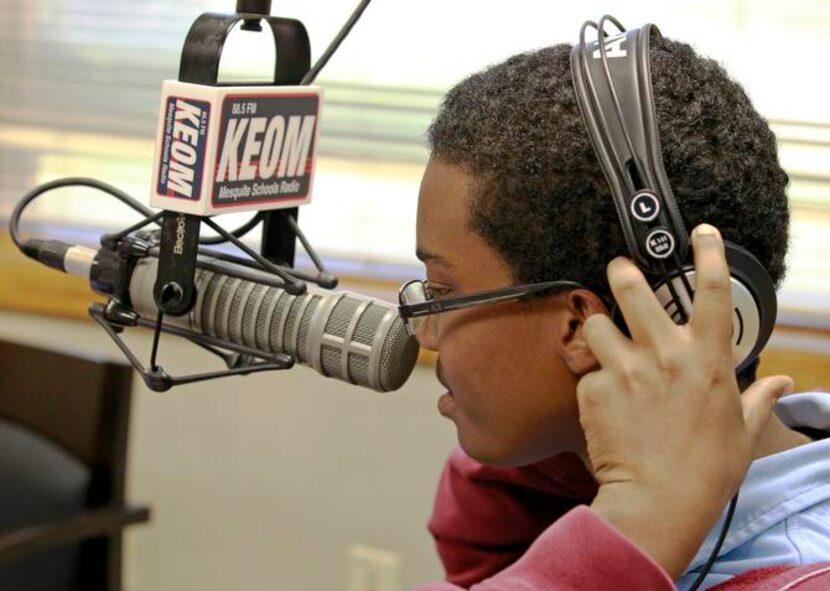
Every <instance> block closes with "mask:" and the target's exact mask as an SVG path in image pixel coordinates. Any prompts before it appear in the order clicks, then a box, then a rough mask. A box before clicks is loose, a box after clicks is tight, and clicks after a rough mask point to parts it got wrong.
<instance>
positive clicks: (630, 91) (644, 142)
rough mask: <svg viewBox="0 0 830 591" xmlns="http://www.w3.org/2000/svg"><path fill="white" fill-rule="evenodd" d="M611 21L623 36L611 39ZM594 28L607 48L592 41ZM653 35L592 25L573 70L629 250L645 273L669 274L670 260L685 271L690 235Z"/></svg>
mask: <svg viewBox="0 0 830 591" xmlns="http://www.w3.org/2000/svg"><path fill="white" fill-rule="evenodd" d="M609 21H610V22H612V23H613V24H614V25H615V26H616V28H617V30H618V34H616V35H613V36H607V33H606V32H605V24H606V22H609ZM589 27H593V28H595V29H597V31H598V37H602V39H603V43H599V39H597V40H596V41H591V42H587V41H586V39H585V33H586V30H587V28H589ZM652 35H655V36H659V35H660V31H659V30H658V29H657V27H656V26H654V25H651V24H646V25H644V26H643V27H641V28H639V29H632V30H630V31H626V30H625V29H624V28H623V26H622V25H621V24H620V23H619V22H618V21H617V20H616V19H614V18H613V17H610V16H604V17H602V19H600V21H599V25H596V24H595V23H593V22H588V23H585V24H584V25H583V26H582V30H581V31H580V41H579V43H578V44H576V45H574V47H573V50H572V51H571V70H572V72H573V80H574V87H575V90H576V96H577V100H578V102H579V106H580V109H581V111H582V115H583V119H584V120H585V123H586V126H587V128H588V132H589V135H590V137H591V142H592V144H593V146H594V151H595V152H596V155H597V159H598V160H599V163H600V166H601V167H602V169H603V172H604V173H605V177H606V179H607V180H608V184H609V185H610V187H611V193H612V195H613V197H614V203H615V205H616V208H617V214H618V216H619V218H620V223H621V225H622V229H623V233H624V235H625V240H626V243H627V246H628V249H629V251H630V252H631V254H632V256H633V257H634V259H635V260H636V262H637V264H638V265H639V266H640V267H641V268H642V269H643V270H644V271H646V272H648V273H652V274H655V275H658V274H662V275H664V274H665V263H667V262H668V263H674V264H673V265H671V266H674V267H675V268H676V269H677V270H680V268H682V265H683V262H684V261H685V260H686V256H687V253H688V246H689V238H688V233H687V231H686V226H685V224H684V222H683V218H682V217H681V215H680V211H679V209H678V207H677V204H676V203H675V200H674V194H673V192H672V189H671V185H670V184H669V181H668V178H667V176H666V172H665V168H664V166H663V156H662V150H661V146H660V138H659V134H658V129H657V116H656V114H655V110H654V99H653V94H652V90H651V69H650V67H649V43H650V40H651V36H652ZM667 234H668V235H669V238H665V236H666V235H667Z"/></svg>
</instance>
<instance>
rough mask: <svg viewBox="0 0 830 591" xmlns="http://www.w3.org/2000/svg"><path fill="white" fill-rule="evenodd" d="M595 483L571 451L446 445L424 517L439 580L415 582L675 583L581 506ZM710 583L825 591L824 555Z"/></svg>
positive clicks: (491, 589)
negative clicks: (511, 464)
mask: <svg viewBox="0 0 830 591" xmlns="http://www.w3.org/2000/svg"><path fill="white" fill-rule="evenodd" d="M596 490H597V486H596V483H595V482H594V480H593V478H592V477H591V475H590V473H589V472H588V471H587V470H586V469H585V466H584V464H583V463H582V461H581V460H580V459H579V457H578V456H576V455H575V454H561V455H558V456H555V457H553V458H550V459H547V460H544V461H542V462H539V463H537V464H533V465H531V466H526V467H523V468H493V467H488V466H484V465H482V464H480V463H478V462H476V461H474V460H472V459H471V458H469V457H468V456H466V455H465V454H464V452H463V451H461V450H460V449H456V450H454V451H453V453H452V454H451V455H450V458H449V461H448V462H447V465H446V467H445V468H444V472H443V474H442V476H441V481H440V484H439V487H438V494H437V496H436V501H435V508H434V511H433V515H432V518H431V519H430V522H429V528H430V531H431V532H432V534H433V536H434V537H435V540H436V544H437V547H438V553H439V555H440V557H441V560H442V562H443V564H444V568H445V570H446V574H447V582H445V583H431V584H428V585H425V586H423V587H419V591H457V590H459V589H467V588H470V589H472V590H474V591H537V590H538V591H543V590H544V591H560V590H561V591H565V590H568V591H571V590H577V589H579V590H588V591H591V590H594V589H638V590H639V589H647V590H651V591H663V590H665V591H674V589H675V587H674V584H673V582H672V581H671V579H670V578H669V577H668V575H667V574H666V573H665V572H664V571H663V570H662V568H661V567H660V566H659V565H658V564H657V563H655V562H654V561H653V560H652V559H651V558H650V557H649V556H647V555H645V554H643V553H642V552H641V551H640V550H639V549H638V548H637V547H636V546H635V545H634V544H633V543H632V542H630V541H629V540H628V539H627V538H626V537H625V536H624V535H623V534H622V533H621V532H619V531H618V530H617V529H616V528H615V527H613V526H612V525H611V524H609V523H608V522H606V521H605V520H604V519H602V518H601V517H600V516H599V515H597V514H596V513H594V512H593V511H591V509H590V508H588V507H584V506H580V505H585V504H589V503H590V502H591V501H592V500H593V498H594V495H595V494H596ZM713 589H717V591H785V590H786V591H789V590H796V591H818V590H823V591H828V590H830V563H819V564H815V565H809V566H787V565H782V566H781V567H776V568H772V569H769V568H768V569H758V570H754V571H750V572H748V573H744V574H742V575H740V576H738V577H735V578H734V579H731V580H729V581H727V582H725V583H722V584H721V585H719V586H717V587H715V588H713Z"/></svg>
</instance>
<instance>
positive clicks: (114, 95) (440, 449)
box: [0, 0, 830, 591]
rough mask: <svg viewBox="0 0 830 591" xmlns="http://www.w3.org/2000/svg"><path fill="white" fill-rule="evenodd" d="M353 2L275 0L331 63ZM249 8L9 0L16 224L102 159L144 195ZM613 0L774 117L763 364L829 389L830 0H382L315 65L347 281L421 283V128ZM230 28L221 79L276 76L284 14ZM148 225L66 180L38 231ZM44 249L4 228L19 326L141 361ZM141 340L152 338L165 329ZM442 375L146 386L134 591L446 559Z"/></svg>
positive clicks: (415, 565) (1, 126) (6, 130)
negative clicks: (772, 243)
mask: <svg viewBox="0 0 830 591" xmlns="http://www.w3.org/2000/svg"><path fill="white" fill-rule="evenodd" d="M354 5H356V2H353V1H352V0H349V1H344V0H338V1H336V2H335V1H334V0H303V1H300V0H284V1H280V0H275V1H274V3H273V9H272V13H273V14H275V15H277V16H285V17H292V18H298V19H300V20H302V21H303V22H304V23H305V25H306V27H307V29H308V31H309V34H310V37H311V41H312V51H313V54H312V60H314V59H316V58H317V57H318V56H319V55H320V53H321V51H322V50H323V49H324V48H325V47H326V46H327V45H328V43H329V41H330V40H331V38H332V37H333V36H334V35H335V33H336V32H337V31H338V30H339V28H340V27H341V25H342V23H343V22H344V21H345V19H346V18H347V17H348V15H349V14H350V13H351V11H352V10H353V9H354ZM234 7H235V2H234V0H177V1H175V2H171V1H169V0H141V1H137V0H107V1H106V2H105V1H103V0H0V220H2V221H3V222H4V224H5V221H6V220H7V219H8V215H9V214H10V212H11V210H12V208H13V207H14V204H15V202H16V201H17V200H18V199H19V198H20V196H21V195H23V194H24V193H25V192H27V191H28V190H30V189H31V188H33V187H34V186H36V185H38V184H41V183H43V182H46V181H49V180H52V179H55V178H59V177H64V176H91V177H95V178H97V179H100V180H103V181H106V182H108V183H111V184H113V185H115V186H117V187H119V188H121V189H123V190H125V191H126V192H128V193H130V194H131V195H133V196H134V197H137V198H138V199H140V200H142V201H144V202H147V200H148V195H149V187H150V177H151V170H150V169H151V161H152V158H153V143H154V136H155V130H156V123H157V117H158V109H159V92H160V86H161V81H162V80H164V79H171V78H176V77H177V72H178V63H179V57H180V51H181V47H182V43H183V41H184V38H185V35H186V33H187V30H188V28H189V27H190V25H191V23H192V22H193V20H194V19H195V18H196V17H197V16H198V15H199V14H200V13H202V12H207V11H214V12H232V11H233V10H234ZM609 10H610V11H612V12H613V14H614V15H615V16H617V17H618V18H619V19H620V20H621V21H622V22H623V24H626V25H628V26H638V25H639V24H641V23H643V22H654V23H656V24H658V25H659V27H660V28H661V30H662V32H663V33H664V34H665V35H667V36H670V37H673V38H677V39H680V40H683V41H686V42H689V43H691V44H692V45H693V46H694V47H695V48H696V49H697V50H698V52H700V53H701V54H703V55H706V56H710V57H713V58H715V59H716V60H718V61H720V62H721V63H723V65H724V66H725V67H726V68H727V70H728V71H729V72H730V73H731V74H732V76H733V77H734V78H736V79H737V80H738V81H740V82H741V83H742V84H743V85H744V87H745V88H746V89H747V91H748V93H749V95H750V97H751V98H752V100H753V101H754V103H755V105H756V107H757V108H758V109H759V111H760V112H761V113H762V114H764V115H765V116H766V117H767V118H768V119H769V121H770V124H771V126H772V128H773V130H774V131H775V133H776V135H777V137H778V139H779V147H780V157H781V161H782V163H783V165H784V167H785V169H786V170H787V172H788V173H789V175H790V178H791V186H790V192H789V195H790V199H791V202H792V210H793V228H792V244H791V250H790V256H789V261H788V263H789V272H788V277H787V280H786V282H785V283H784V286H783V289H782V291H781V294H780V305H781V311H780V315H779V321H780V330H779V331H778V332H777V333H776V336H775V337H774V340H773V342H772V344H771V352H770V354H769V359H770V360H771V361H770V362H769V363H767V361H766V360H767V357H765V364H766V365H767V366H769V367H774V368H776V369H779V368H782V367H783V368H784V369H788V370H790V371H794V372H795V371H797V372H799V374H798V375H801V376H806V377H805V378H804V383H801V382H800V383H799V384H798V385H799V387H801V388H802V389H803V388H808V387H812V386H815V385H817V384H818V383H819V381H820V380H821V379H822V377H823V376H824V375H825V374H824V373H822V372H823V371H825V369H823V368H826V367H830V364H824V362H825V361H827V359H828V358H827V355H830V240H828V238H827V236H828V235H830V167H828V165H827V164H828V162H830V158H828V156H830V106H829V105H828V101H827V96H828V93H830V82H828V78H827V76H825V75H824V74H823V72H824V70H825V68H824V66H823V63H824V59H825V58H826V56H828V55H830V4H828V3H827V2H824V1H823V0H789V1H788V2H783V3H782V2H766V1H761V0H755V1H750V0H695V1H679V2H672V3H667V2H656V1H645V0H630V1H628V2H626V3H625V5H624V7H622V6H619V7H618V6H617V5H616V4H612V3H608V2H605V3H602V2H595V1H588V0H585V1H583V2H580V3H578V5H577V3H573V4H569V3H560V2H557V3H552V2H543V1H530V0H513V1H512V2H510V3H502V2H486V3H485V2H475V1H473V0H421V1H420V2H417V3H412V2H395V1H392V0H375V2H373V4H372V5H370V6H369V8H368V10H367V11H366V13H365V15H364V17H363V18H362V20H361V21H360V22H359V23H358V25H357V26H356V28H355V30H354V31H353V32H352V34H351V36H350V37H349V38H348V39H347V40H346V41H345V43H344V44H343V46H342V47H341V48H340V50H339V51H338V52H337V54H335V56H334V58H333V59H332V60H331V62H330V63H329V65H328V66H327V67H326V68H325V70H324V71H323V73H322V74H321V76H320V77H319V78H318V83H319V84H320V85H321V86H323V87H324V89H325V103H324V108H323V117H322V127H321V135H320V144H319V151H318V152H319V160H318V163H317V176H316V180H315V194H314V196H313V202H312V203H311V204H310V205H308V206H305V207H303V208H302V210H301V212H300V223H301V226H302V227H303V229H304V231H305V232H306V235H307V236H308V237H309V239H310V240H311V242H312V244H313V245H315V247H316V248H317V250H318V252H319V253H320V254H321V255H322V256H323V258H324V260H325V261H326V262H327V264H328V265H329V266H330V267H331V268H332V270H334V271H335V272H336V273H337V274H339V275H341V276H343V277H344V278H345V287H346V288H348V289H352V290H355V291H363V292H371V293H373V294H376V295H379V296H381V297H385V298H387V299H391V298H393V297H394V292H395V287H396V284H397V283H398V282H400V281H401V280H405V279H409V278H412V277H418V276H420V275H422V270H421V268H420V266H419V265H418V263H417V260H416V259H415V257H414V230H415V226H414V219H415V206H416V200H417V191H418V183H419V178H420V173H421V170H422V167H423V165H424V163H425V161H426V158H427V152H426V149H425V147H424V133H425V130H426V126H427V125H428V123H429V121H430V120H431V118H432V116H433V114H434V112H435V110H436V108H437V106H438V104H439V102H440V100H441V96H442V94H443V93H444V92H445V91H446V90H447V89H448V88H449V86H450V85H452V84H453V83H454V82H455V81H457V80H458V79H460V78H462V77H464V76H466V75H467V74H469V73H471V72H473V71H475V70H478V69H480V68H482V67H485V66H486V65H488V64H491V63H495V62H497V61H501V60H502V59H504V58H505V57H507V56H509V55H511V54H513V53H516V52H519V51H524V50H531V49H535V48H538V47H541V46H544V45H549V44H552V43H555V42H573V41H575V39H576V36H577V32H578V30H579V27H580V25H581V24H582V22H583V21H584V20H585V19H587V18H593V19H596V18H598V17H599V16H600V15H601V14H602V13H603V12H605V11H609ZM226 48H227V49H226V53H225V55H224V56H223V62H222V70H221V76H222V79H224V80H226V81H231V80H250V79H263V80H264V79H267V78H268V75H269V72H271V71H272V68H273V62H274V59H275V56H274V50H273V45H272V41H271V40H270V39H269V38H268V37H267V36H266V35H265V34H255V33H243V32H241V31H237V32H236V34H235V35H233V36H232V37H231V40H230V41H229V43H228V45H226ZM245 218H247V216H246V215H244V214H242V215H241V216H240V217H239V218H235V216H233V215H231V216H227V219H226V220H224V221H223V224H224V225H226V226H227V227H235V226H236V225H238V224H239V222H240V221H241V220H242V219H245ZM134 220H135V217H134V213H133V212H132V211H131V210H129V209H127V208H126V207H124V206H122V205H120V204H119V203H118V202H117V201H115V200H114V199H111V198H108V197H106V196H104V195H103V194H98V193H96V192H94V191H89V190H75V189H65V190H61V191H58V192H55V193H53V194H50V195H48V196H47V197H44V198H42V199H40V200H39V201H38V202H37V205H36V206H33V207H32V208H30V209H29V210H28V212H27V216H26V224H25V226H24V232H27V233H32V234H34V233H37V234H38V235H41V234H43V235H51V234H50V233H59V234H61V235H64V236H66V235H71V236H73V240H75V241H77V242H80V243H86V244H90V245H94V244H95V243H97V240H98V237H99V236H100V234H101V233H102V231H104V230H114V229H119V228H122V227H125V226H127V225H128V224H129V223H131V222H133V221H134ZM306 262H307V261H306V260H305V259H304V258H303V257H302V256H300V257H299V264H300V265H303V264H306ZM34 267H35V263H30V262H25V261H23V260H22V259H21V258H20V257H19V256H18V255H17V254H16V253H15V252H14V251H13V250H12V248H11V246H10V242H9V240H8V239H7V237H6V236H5V235H4V236H3V237H2V238H0V273H2V276H0V308H2V309H3V311H0V337H2V338H5V339H10V340H18V341H20V342H28V343H35V344H49V343H52V344H54V343H56V342H58V343H65V344H66V347H67V348H68V347H74V348H77V349H78V350H84V351H90V352H94V353H95V354H97V355H101V356H105V357H112V358H113V359H115V358H118V354H117V351H116V350H115V348H114V346H113V345H112V344H111V343H110V342H109V341H108V340H107V338H106V336H105V335H103V333H100V331H99V330H98V329H97V328H94V327H93V326H92V324H91V322H90V321H88V320H84V317H85V308H86V303H88V300H89V299H90V296H89V294H88V289H87V287H86V286H84V285H82V282H81V283H72V282H70V281H68V280H67V278H65V277H59V276H57V275H56V274H55V277H56V278H57V280H56V281H53V279H54V278H52V276H51V275H49V273H50V272H46V271H43V273H45V275H41V274H40V273H41V272H42V270H40V269H37V270H35V268H34ZM46 275H48V276H49V278H44V277H46ZM135 339H136V340H135V346H136V347H137V348H139V349H140V350H148V347H149V340H148V338H147V335H143V336H142V335H139V336H137V337H135ZM165 347H166V348H163V354H164V355H166V356H168V357H169V358H173V359H175V363H176V364H181V365H182V366H183V367H188V368H192V367H201V368H203V369H206V368H207V367H209V365H210V363H211V361H210V360H209V359H205V358H204V356H202V355H201V354H199V353H197V352H195V351H193V348H191V347H189V346H187V345H185V344H181V343H175V342H172V341H171V342H170V343H169V344H165ZM776 364H777V365H776ZM432 373H433V370H432V368H431V367H430V366H429V363H428V362H427V363H423V364H421V365H419V366H418V368H416V372H415V375H414V377H413V378H412V380H410V382H409V383H408V384H407V386H406V387H405V388H404V389H403V390H401V391H400V392H398V393H395V394H391V395H385V396H383V395H378V394H374V393H367V392H363V391H361V390H358V389H356V388H353V387H349V386H345V385H343V384H341V383H339V382H338V383H335V382H332V381H330V380H324V379H322V378H320V377H319V376H317V374H314V373H312V372H310V371H307V370H305V369H303V368H298V369H296V370H293V371H291V372H285V373H284V374H279V375H271V376H262V375H259V376H252V377H248V378H244V379H239V378H237V379H228V380H223V381H219V382H215V383H208V384H203V385H199V386H188V387H185V388H182V389H181V390H179V391H176V390H174V391H173V392H172V393H169V394H165V395H159V394H154V393H150V392H149V391H147V390H146V389H144V387H143V386H142V385H140V384H137V385H136V386H135V396H134V400H133V425H132V428H131V442H130V443H131V445H130V469H129V474H128V479H129V496H130V497H131V498H135V499H139V500H141V501H142V502H146V503H147V504H149V505H151V506H152V507H153V510H154V516H153V521H152V523H151V524H150V525H148V526H144V527H141V528H134V529H135V531H133V532H131V533H130V534H129V535H128V539H127V547H126V555H125V564H126V579H125V584H126V587H127V589H130V590H132V591H139V590H142V591H143V590H152V591H164V590H168V589H170V590H172V589H200V590H202V591H212V590H220V589H228V588H232V587H234V588H239V587H243V586H244V587H247V588H272V589H302V590H318V589H319V590H335V589H344V590H349V586H348V585H349V583H348V579H349V577H350V576H351V575H350V572H351V571H350V569H351V568H352V567H353V564H352V563H351V562H350V558H349V555H350V551H351V550H353V549H354V546H355V544H361V545H368V546H371V547H373V548H377V549H379V550H382V551H388V552H389V555H388V556H389V557H392V558H391V560H392V562H393V563H395V564H397V565H398V566H396V567H395V568H396V569H397V572H398V573H399V587H400V588H409V587H411V586H412V585H414V584H415V583H417V582H422V581H425V580H430V579H437V578H440V576H441V569H440V565H439V563H438V561H437V559H436V558H435V555H434V550H433V547H432V542H431V539H430V537H429V535H428V533H427V532H426V529H425V523H426V520H427V518H428V515H429V509H430V505H431V502H432V495H433V494H434V489H435V484H436V482H437V478H438V475H439V472H440V468H441V465H442V463H443V460H444V458H445V456H446V454H447V452H448V451H449V450H450V449H451V448H452V446H453V445H454V442H455V434H454V431H453V429H452V427H451V425H450V424H449V423H446V422H444V421H442V420H441V419H440V417H438V415H437V413H436V412H435V399H436V396H437V394H438V393H439V389H440V386H439V385H438V384H437V382H436V381H435V380H434V378H433V377H432ZM827 383H830V380H827V381H825V385H826V384H827ZM0 395H2V393H0ZM395 561H397V562H395ZM358 591H368V588H367V589H365V590H364V589H359V590H358ZM378 591H385V590H384V589H380V588H378Z"/></svg>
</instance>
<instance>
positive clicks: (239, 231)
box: [9, 177, 264, 250]
mask: <svg viewBox="0 0 830 591" xmlns="http://www.w3.org/2000/svg"><path fill="white" fill-rule="evenodd" d="M64 187H90V188H92V189H98V190H99V191H103V192H104V193H107V194H108V195H111V196H113V197H115V198H116V199H118V200H119V201H121V202H122V203H124V204H126V205H128V206H129V207H132V208H133V209H134V210H136V211H137V212H139V213H140V214H141V215H143V216H144V217H145V218H150V217H153V216H155V215H158V214H157V212H154V211H153V210H152V209H150V208H149V207H147V206H146V205H144V204H143V203H141V202H139V201H137V200H136V199H134V198H133V197H130V196H129V195H128V194H127V193H125V192H124V191H122V190H121V189H119V188H117V187H114V186H112V185H110V184H109V183H105V182H103V181H99V180H97V179H91V178H86V177H67V178H63V179H57V180H54V181H50V182H48V183H44V184H42V185H40V186H39V187H35V188H34V189H32V190H31V191H29V192H28V193H26V195H24V196H23V198H22V199H21V200H20V201H19V202H18V203H17V205H16V206H15V207H14V210H13V211H12V215H11V218H10V220H9V233H10V234H11V237H12V241H13V242H14V244H15V246H17V248H18V249H20V250H23V243H24V240H23V238H22V236H21V235H20V219H21V217H22V215H23V211H24V210H25V209H26V208H27V207H28V206H29V205H30V204H31V203H32V202H33V201H34V200H35V199H37V198H38V197H40V196H41V195H43V194H44V193H47V192H49V191H52V190H54V189H61V188H64ZM263 218H264V216H263V213H262V212H257V213H256V214H255V215H254V217H252V218H251V219H250V220H248V221H247V222H246V223H245V224H243V225H242V226H240V227H238V228H236V229H235V230H233V231H231V232H230V234H232V235H233V236H235V237H237V238H241V237H242V236H244V235H245V234H247V233H248V232H250V231H251V230H253V229H254V228H255V227H256V225H257V224H259V223H260V222H261V221H262V220H263ZM157 223H158V222H157ZM139 225H141V224H139ZM227 241H228V240H227V238H224V237H223V236H212V237H208V238H202V239H200V240H199V244H222V243H224V242H227Z"/></svg>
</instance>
